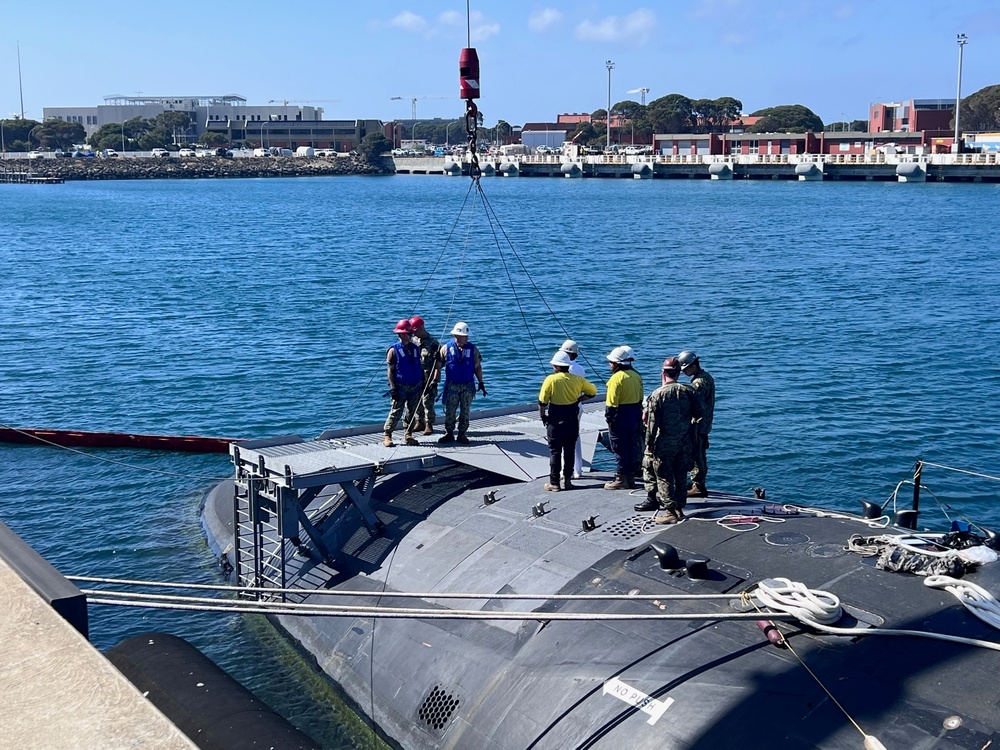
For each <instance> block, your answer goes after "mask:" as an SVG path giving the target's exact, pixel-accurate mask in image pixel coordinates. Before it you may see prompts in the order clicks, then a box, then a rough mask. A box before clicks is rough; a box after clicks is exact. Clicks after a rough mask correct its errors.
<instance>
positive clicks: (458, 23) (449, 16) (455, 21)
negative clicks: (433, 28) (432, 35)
mask: <svg viewBox="0 0 1000 750" xmlns="http://www.w3.org/2000/svg"><path fill="white" fill-rule="evenodd" d="M438 22H439V23H440V24H442V25H444V26H455V27H458V28H461V29H462V30H463V31H465V29H466V19H465V14H464V13H459V12H458V11H454V10H448V11H445V12H444V13H442V14H441V15H439V16H438ZM468 27H469V33H470V34H471V36H472V41H473V42H482V41H484V40H486V39H489V38H490V37H491V36H495V35H497V34H499V33H500V24H499V23H497V22H496V21H489V20H487V19H486V17H485V16H484V15H483V14H482V13H480V12H479V11H478V10H474V11H472V14H471V15H470V16H469V19H468Z"/></svg>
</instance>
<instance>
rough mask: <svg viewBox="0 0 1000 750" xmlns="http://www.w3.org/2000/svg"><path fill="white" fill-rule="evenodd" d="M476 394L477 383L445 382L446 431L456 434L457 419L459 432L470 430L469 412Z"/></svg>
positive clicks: (463, 432)
mask: <svg viewBox="0 0 1000 750" xmlns="http://www.w3.org/2000/svg"><path fill="white" fill-rule="evenodd" d="M475 395H476V384H475V383H445V386H444V431H445V432H446V433H448V434H449V435H454V434H455V420H456V418H457V420H458V434H459V435H464V434H465V433H466V432H468V430H469V412H470V411H472V399H473V397H474V396H475Z"/></svg>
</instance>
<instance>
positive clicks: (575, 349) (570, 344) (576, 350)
mask: <svg viewBox="0 0 1000 750" xmlns="http://www.w3.org/2000/svg"><path fill="white" fill-rule="evenodd" d="M559 351H561V352H566V354H568V355H569V358H570V361H571V364H570V366H569V374H570V375H579V376H580V377H581V378H583V377H586V373H585V372H584V370H583V365H581V364H580V363H579V362H578V361H577V358H578V357H579V356H580V347H579V346H578V345H577V343H576V342H575V341H574V340H573V339H566V340H565V341H563V343H562V346H560V347H559ZM577 408H578V409H579V411H580V414H581V415H582V414H583V404H580V406H579V407H577ZM582 476H583V444H582V443H581V441H580V438H579V436H578V437H577V438H576V453H575V454H574V456H573V479H579V478H580V477H582Z"/></svg>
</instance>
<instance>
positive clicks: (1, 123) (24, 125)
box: [0, 117, 42, 151]
mask: <svg viewBox="0 0 1000 750" xmlns="http://www.w3.org/2000/svg"><path fill="white" fill-rule="evenodd" d="M41 124H42V123H40V122H38V120H28V119H22V118H20V117H12V118H11V119H9V120H0V127H2V128H3V141H4V148H5V149H6V150H7V151H31V149H33V148H35V146H36V145H37V143H32V140H31V131H32V130H34V129H35V128H37V127H38V126H39V125H41Z"/></svg>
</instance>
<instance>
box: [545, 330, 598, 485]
mask: <svg viewBox="0 0 1000 750" xmlns="http://www.w3.org/2000/svg"><path fill="white" fill-rule="evenodd" d="M549 364H550V365H552V370H553V372H552V374H551V375H549V376H548V377H547V378H545V381H544V382H543V383H542V388H541V390H540V391H539V392H538V416H539V417H540V418H541V420H542V424H544V425H545V436H546V438H547V439H548V443H549V481H548V482H547V483H546V484H545V489H546V490H548V491H549V492H559V489H560V487H559V476H560V474H562V475H563V476H564V485H563V488H564V489H567V490H571V489H573V483H572V481H571V479H572V476H573V449H574V447H575V446H576V441H577V438H578V437H579V436H580V407H579V406H578V404H579V403H580V402H581V401H584V400H586V399H588V398H593V397H594V396H596V395H597V386H595V385H594V384H593V383H591V382H590V381H588V380H587V379H585V378H582V377H580V376H579V375H573V374H572V373H571V372H570V367H571V366H572V364H573V360H571V359H570V357H569V354H567V353H566V352H565V351H562V350H560V351H558V352H556V353H555V355H554V356H553V357H552V359H551V360H550V362H549Z"/></svg>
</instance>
